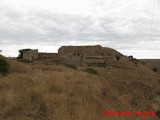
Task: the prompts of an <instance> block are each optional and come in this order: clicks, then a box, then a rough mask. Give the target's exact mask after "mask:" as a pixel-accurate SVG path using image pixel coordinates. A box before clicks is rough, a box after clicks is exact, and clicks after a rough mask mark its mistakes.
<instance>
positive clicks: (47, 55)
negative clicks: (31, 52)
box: [38, 52, 58, 59]
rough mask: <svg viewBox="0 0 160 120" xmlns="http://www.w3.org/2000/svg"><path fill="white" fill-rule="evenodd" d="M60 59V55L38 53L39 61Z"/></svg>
mask: <svg viewBox="0 0 160 120" xmlns="http://www.w3.org/2000/svg"><path fill="white" fill-rule="evenodd" d="M57 57H58V53H42V52H40V53H38V58H39V59H53V58H57Z"/></svg>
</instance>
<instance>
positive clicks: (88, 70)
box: [85, 68, 97, 74]
mask: <svg viewBox="0 0 160 120" xmlns="http://www.w3.org/2000/svg"><path fill="white" fill-rule="evenodd" d="M85 72H88V73H91V74H97V71H96V70H95V69H93V68H86V69H85Z"/></svg>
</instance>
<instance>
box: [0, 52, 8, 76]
mask: <svg viewBox="0 0 160 120" xmlns="http://www.w3.org/2000/svg"><path fill="white" fill-rule="evenodd" d="M9 69H10V64H9V62H8V61H7V60H6V58H5V57H3V56H2V55H0V74H1V75H6V74H7V73H8V72H9Z"/></svg>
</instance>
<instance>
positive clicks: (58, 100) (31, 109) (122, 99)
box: [0, 61, 160, 120]
mask: <svg viewBox="0 0 160 120" xmlns="http://www.w3.org/2000/svg"><path fill="white" fill-rule="evenodd" d="M10 62H11V71H10V74H9V75H7V76H5V77H0V120H128V119H130V120H134V119H137V118H134V117H129V118H127V117H102V112H103V110H104V109H108V110H112V111H124V110H127V111H134V110H136V109H137V108H138V109H139V110H141V111H143V110H147V107H148V109H151V110H154V108H153V107H152V105H153V104H152V103H151V100H149V98H147V96H144V95H145V94H144V92H146V91H144V90H143V86H147V87H149V88H148V89H149V90H151V91H148V94H147V93H146V94H147V95H150V94H149V92H154V93H153V94H154V95H155V96H153V97H157V96H156V95H157V93H156V92H158V90H159V88H158V85H159V84H157V81H158V79H157V77H156V75H155V74H154V73H152V72H148V71H147V70H143V69H140V70H139V71H138V72H136V71H132V70H128V71H126V70H125V69H119V68H94V69H95V70H97V71H98V74H97V75H94V74H89V73H86V72H83V70H82V69H84V68H79V69H78V70H73V69H71V68H67V67H65V66H63V65H59V66H56V65H43V64H42V65H40V64H25V63H17V62H16V61H10ZM136 70H138V69H136ZM140 71H142V72H144V73H139V72H140ZM146 73H148V75H147V74H146ZM141 75H142V76H141ZM148 77H149V78H148ZM144 80H146V82H144ZM154 80H155V81H154ZM159 83H160V82H159ZM139 84H143V85H140V88H139ZM128 85H130V86H128ZM135 85H137V86H138V87H137V89H136V88H135ZM128 87H129V88H128ZM144 89H145V87H144ZM150 97H152V95H150ZM138 100H139V101H138ZM144 101H145V103H143V102H144ZM147 105H148V106H147ZM138 119H139V118H138ZM148 119H150V120H151V119H152V118H148ZM153 119H154V120H156V119H157V118H156V117H154V118H153Z"/></svg>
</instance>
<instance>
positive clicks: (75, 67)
mask: <svg viewBox="0 0 160 120" xmlns="http://www.w3.org/2000/svg"><path fill="white" fill-rule="evenodd" d="M66 67H70V68H72V69H77V66H76V65H73V64H67V65H66Z"/></svg>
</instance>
